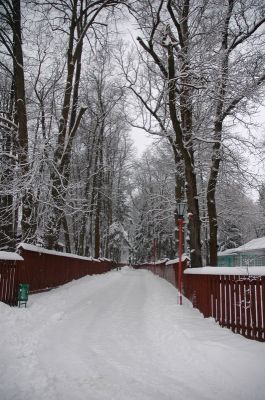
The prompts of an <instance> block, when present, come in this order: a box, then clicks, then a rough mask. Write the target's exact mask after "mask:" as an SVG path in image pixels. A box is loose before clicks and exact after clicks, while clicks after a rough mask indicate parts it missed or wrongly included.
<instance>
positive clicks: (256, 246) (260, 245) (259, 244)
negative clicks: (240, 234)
mask: <svg viewBox="0 0 265 400" xmlns="http://www.w3.org/2000/svg"><path fill="white" fill-rule="evenodd" d="M235 250H236V251H237V252H240V253H242V252H245V251H254V250H265V237H261V238H258V239H253V240H251V241H250V242H248V243H245V244H243V245H242V246H239V247H237V248H236V249H235Z"/></svg>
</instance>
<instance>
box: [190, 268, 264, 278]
mask: <svg viewBox="0 0 265 400" xmlns="http://www.w3.org/2000/svg"><path fill="white" fill-rule="evenodd" d="M184 274H188V275H244V276H246V275H258V276H265V266H264V267H249V268H248V267H202V268H187V269H185V271H184Z"/></svg>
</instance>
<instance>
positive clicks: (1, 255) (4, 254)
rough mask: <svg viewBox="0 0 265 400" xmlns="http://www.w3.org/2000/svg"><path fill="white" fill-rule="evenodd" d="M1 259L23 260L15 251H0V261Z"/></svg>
mask: <svg viewBox="0 0 265 400" xmlns="http://www.w3.org/2000/svg"><path fill="white" fill-rule="evenodd" d="M2 260H11V261H23V258H22V257H21V256H20V255H19V254H17V253H12V252H9V251H0V261H2Z"/></svg>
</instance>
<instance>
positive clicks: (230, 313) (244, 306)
mask: <svg viewBox="0 0 265 400" xmlns="http://www.w3.org/2000/svg"><path fill="white" fill-rule="evenodd" d="M134 267H135V268H138V269H139V268H144V269H148V270H150V271H152V272H153V273H154V274H156V275H159V276H160V277H161V278H165V279H167V280H168V281H169V282H170V283H172V284H173V285H174V286H175V287H178V282H177V267H178V264H171V265H166V263H161V264H141V265H136V266H134ZM231 268H232V267H231ZM202 270H203V269H202ZM194 272H196V273H194ZM198 272H199V270H197V271H196V269H195V268H194V269H186V271H185V273H184V275H183V294H184V296H185V297H186V298H188V299H189V300H190V301H191V303H192V304H193V306H194V307H196V308H198V309H199V310H200V312H201V313H202V314H203V315H204V317H213V318H214V319H215V320H216V321H217V322H219V324H220V325H221V326H223V327H227V328H229V329H231V330H232V331H233V332H235V333H239V334H241V335H243V336H245V337H247V338H249V339H254V340H259V341H262V342H264V341H265V276H251V275H250V276H246V275H221V274H220V273H219V274H216V275H210V274H208V275H207V274H204V273H203V274H200V273H198ZM231 272H232V270H231Z"/></svg>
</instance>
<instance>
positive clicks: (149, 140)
mask: <svg viewBox="0 0 265 400" xmlns="http://www.w3.org/2000/svg"><path fill="white" fill-rule="evenodd" d="M130 135H131V138H132V140H133V142H134V145H135V147H136V150H137V155H138V156H141V155H142V154H143V152H144V151H145V150H147V149H148V148H149V147H151V146H152V144H153V143H154V141H155V137H154V136H152V135H148V134H147V133H146V132H145V131H144V130H143V129H140V128H132V129H131V131H130Z"/></svg>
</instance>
